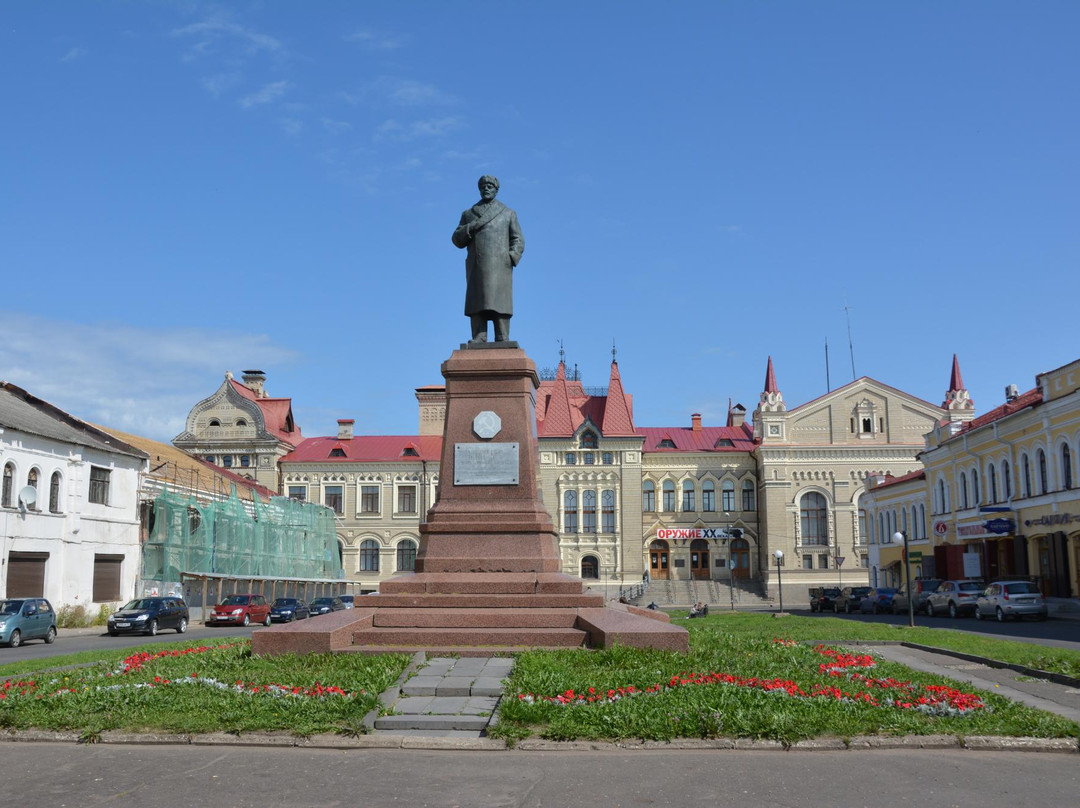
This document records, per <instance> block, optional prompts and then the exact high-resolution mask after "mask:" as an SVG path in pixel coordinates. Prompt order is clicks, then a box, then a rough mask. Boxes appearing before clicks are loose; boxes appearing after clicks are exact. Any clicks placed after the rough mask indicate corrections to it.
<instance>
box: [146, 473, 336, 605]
mask: <svg viewBox="0 0 1080 808" xmlns="http://www.w3.org/2000/svg"><path fill="white" fill-rule="evenodd" d="M340 567H341V564H340V559H339V555H338V542H337V533H336V531H335V529H334V514H333V512H332V511H331V510H330V509H329V508H325V507H323V506H322V505H317V504H314V503H310V502H301V501H298V500H294V499H288V498H286V497H272V498H271V499H270V502H269V503H262V502H259V501H258V499H256V500H255V501H254V502H253V503H250V504H248V505H247V506H245V503H244V502H242V501H241V500H240V498H239V497H238V496H237V493H236V488H235V487H234V488H233V490H232V494H231V496H229V497H228V498H227V499H224V500H216V501H211V502H199V501H197V500H196V498H195V497H194V496H190V495H187V494H179V493H172V492H170V491H169V490H168V489H167V488H166V489H165V490H163V491H162V492H161V493H160V494H159V495H158V496H157V498H156V499H154V508H153V521H152V524H151V527H150V535H149V538H148V539H147V542H146V546H145V548H144V552H143V580H144V581H161V582H162V583H166V582H168V583H173V582H179V581H180V580H181V575H180V574H181V573H196V574H212V575H222V576H231V577H237V578H248V577H250V578H266V579H275V578H305V579H312V580H328V579H336V578H339V577H340Z"/></svg>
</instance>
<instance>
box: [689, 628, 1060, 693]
mask: <svg viewBox="0 0 1080 808" xmlns="http://www.w3.org/2000/svg"><path fill="white" fill-rule="evenodd" d="M683 614H685V613H683ZM922 619H923V620H926V619H927V618H922ZM672 622H673V623H677V624H678V625H681V626H685V627H686V628H687V629H688V630H689V631H690V634H691V636H693V635H694V634H695V633H696V632H699V631H709V632H716V631H721V632H725V633H731V634H749V635H752V636H768V637H772V636H774V635H779V634H782V636H784V637H787V638H790V639H793V640H797V641H799V642H823V643H842V642H867V643H869V642H881V641H886V642H889V641H891V642H913V643H919V644H920V645H930V646H934V647H936V648H947V649H949V650H951V651H960V652H962V653H966V654H974V655H976V656H982V657H987V658H989V659H997V660H1001V661H1002V662H1009V663H1013V664H1017V665H1026V666H1027V667H1029V668H1037V669H1039V670H1044V671H1051V672H1053V673H1061V674H1064V675H1066V676H1074V677H1076V678H1078V679H1080V652H1078V651H1073V650H1071V649H1069V648H1055V647H1052V646H1046V645H1033V644H1031V643H1026V642H1016V641H1015V640H1003V639H995V638H991V637H983V636H978V635H974V634H971V633H969V632H966V631H956V630H954V629H949V628H935V627H930V626H916V627H915V628H910V627H908V626H894V625H890V624H888V623H863V622H860V621H857V620H846V619H844V618H841V617H799V616H796V615H790V616H788V617H784V618H782V619H776V618H774V617H772V615H771V614H763V613H760V612H758V613H740V612H734V613H719V614H716V615H710V616H708V617H705V618H695V619H693V620H686V619H684V618H682V617H676V616H675V615H674V614H673V615H672Z"/></svg>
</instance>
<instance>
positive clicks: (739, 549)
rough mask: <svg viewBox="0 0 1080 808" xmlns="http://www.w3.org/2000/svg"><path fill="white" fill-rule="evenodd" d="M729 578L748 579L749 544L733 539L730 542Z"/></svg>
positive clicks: (742, 540)
mask: <svg viewBox="0 0 1080 808" xmlns="http://www.w3.org/2000/svg"><path fill="white" fill-rule="evenodd" d="M731 577H732V578H749V577H750V542H748V541H747V540H746V539H733V540H732V542H731Z"/></svg>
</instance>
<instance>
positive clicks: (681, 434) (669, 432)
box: [637, 424, 757, 452]
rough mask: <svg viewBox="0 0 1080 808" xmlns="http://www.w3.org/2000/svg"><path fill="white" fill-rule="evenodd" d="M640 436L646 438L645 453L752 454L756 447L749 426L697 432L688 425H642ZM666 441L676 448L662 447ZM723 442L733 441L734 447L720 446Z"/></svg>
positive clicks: (639, 428)
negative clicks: (661, 444)
mask: <svg viewBox="0 0 1080 808" xmlns="http://www.w3.org/2000/svg"><path fill="white" fill-rule="evenodd" d="M637 434H639V435H641V436H642V437H644V438H645V445H644V446H642V451H644V452H752V451H753V450H754V448H755V447H756V445H757V444H755V443H754V430H753V429H752V428H751V427H750V426H749V424H742V425H741V426H705V427H702V428H701V429H700V430H699V431H697V432H695V431H694V430H693V427H689V426H685V427H678V426H676V427H670V426H646V427H640V426H639V427H638V428H637ZM664 440H670V441H671V442H672V443H674V444H675V448H674V449H668V448H663V449H662V448H660V442H661V441H664ZM722 441H731V446H718V445H717V444H718V443H721V442H722Z"/></svg>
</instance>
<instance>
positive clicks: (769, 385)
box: [765, 356, 780, 393]
mask: <svg viewBox="0 0 1080 808" xmlns="http://www.w3.org/2000/svg"><path fill="white" fill-rule="evenodd" d="M765 392H766V393H779V392H780V388H778V387H777V386H776V374H775V373H773V366H772V357H771V356H770V357H769V366H768V367H767V368H765Z"/></svg>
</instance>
